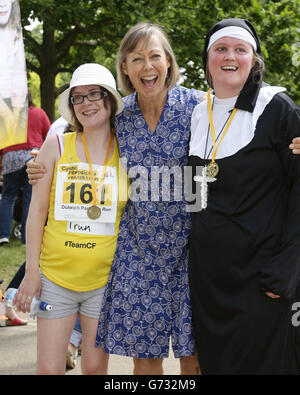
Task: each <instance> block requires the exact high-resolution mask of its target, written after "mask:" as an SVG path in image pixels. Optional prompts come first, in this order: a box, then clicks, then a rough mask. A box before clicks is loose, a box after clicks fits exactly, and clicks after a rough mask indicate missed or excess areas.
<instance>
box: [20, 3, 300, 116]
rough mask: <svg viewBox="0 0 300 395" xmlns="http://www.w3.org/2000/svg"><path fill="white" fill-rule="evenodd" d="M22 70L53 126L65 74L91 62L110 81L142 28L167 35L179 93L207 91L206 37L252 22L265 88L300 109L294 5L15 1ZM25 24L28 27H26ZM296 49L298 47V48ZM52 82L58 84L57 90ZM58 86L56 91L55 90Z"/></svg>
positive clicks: (299, 16)
mask: <svg viewBox="0 0 300 395" xmlns="http://www.w3.org/2000/svg"><path fill="white" fill-rule="evenodd" d="M19 2H20V7H21V15H22V24H23V27H26V26H27V27H28V25H29V24H30V20H35V19H38V21H39V22H40V25H38V26H37V27H36V28H35V29H33V30H31V31H29V30H26V29H23V34H24V43H25V50H26V57H27V68H28V70H29V71H34V72H36V73H37V74H38V75H39V77H40V81H41V84H40V94H41V106H42V107H43V108H44V109H45V110H46V111H47V113H48V115H49V117H50V119H52V120H53V119H54V102H55V98H56V97H57V95H58V94H59V93H60V91H61V90H62V89H63V88H64V87H65V85H64V83H68V79H69V74H61V75H62V77H61V78H59V79H58V78H56V76H57V75H58V74H59V73H70V72H72V71H73V70H74V69H75V68H76V67H77V66H79V65H80V64H82V63H84V62H93V61H97V62H100V63H102V64H104V65H105V66H107V67H108V68H110V69H111V71H112V72H113V73H114V74H115V66H114V64H115V54H116V52H117V49H118V46H119V43H120V41H121V39H122V37H123V36H124V34H125V33H126V31H127V30H128V29H129V28H130V27H131V26H132V25H134V24H135V23H137V22H139V21H142V20H148V21H152V22H155V23H159V24H161V25H162V26H163V27H164V28H165V30H166V31H167V33H168V35H169V37H170V39H171V42H172V46H173V49H174V51H175V53H176V56H177V61H178V64H179V65H180V67H182V70H183V78H184V85H185V86H187V87H195V88H199V89H206V88H207V86H206V83H205V78H204V73H203V70H202V48H203V42H204V36H205V34H206V32H207V30H208V29H209V28H210V27H211V26H212V25H213V24H214V23H215V22H217V21H218V20H220V19H222V18H226V17H242V18H247V19H248V20H250V21H251V22H252V23H253V24H254V25H255V27H256V28H257V30H258V33H259V36H260V38H261V41H262V43H263V46H262V47H263V53H264V58H265V62H266V69H267V72H266V75H265V80H266V81H267V82H269V83H272V84H277V85H284V86H285V87H287V89H288V91H289V93H290V95H291V96H292V97H293V99H294V100H296V101H300V78H299V77H300V67H299V66H300V64H298V63H300V60H299V62H298V61H297V59H298V58H297V56H298V54H297V51H298V52H300V34H299V30H297V27H299V26H300V24H299V20H300V4H299V0H283V1H275V0H273V1H265V0H245V1H241V2H239V3H238V2H236V1H232V0H223V1H221V0H173V1H170V0H169V1H166V0H151V2H150V1H146V0H139V1H135V0H110V1H109V2H107V1H104V0H64V1H62V0H55V1H54V0H19ZM29 18H30V20H29ZM298 44H299V45H298ZM57 81H59V82H58V83H57ZM56 84H57V85H56Z"/></svg>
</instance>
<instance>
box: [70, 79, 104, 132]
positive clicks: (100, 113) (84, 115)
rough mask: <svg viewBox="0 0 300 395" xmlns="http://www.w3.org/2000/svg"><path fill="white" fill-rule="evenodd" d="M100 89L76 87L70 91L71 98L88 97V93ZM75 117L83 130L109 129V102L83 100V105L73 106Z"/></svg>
mask: <svg viewBox="0 0 300 395" xmlns="http://www.w3.org/2000/svg"><path fill="white" fill-rule="evenodd" d="M99 90H101V87H100V86H98V85H83V86H76V87H74V88H73V89H72V93H71V95H72V96H76V95H83V96H85V95H88V94H89V93H92V92H95V91H99ZM73 109H74V112H75V116H76V118H77V119H78V121H79V122H80V124H81V125H82V126H83V128H84V130H87V129H89V130H92V129H99V128H102V127H110V115H111V105H110V100H107V101H106V102H105V104H104V99H100V100H97V101H89V100H88V99H87V97H85V98H84V101H83V103H81V104H76V105H73Z"/></svg>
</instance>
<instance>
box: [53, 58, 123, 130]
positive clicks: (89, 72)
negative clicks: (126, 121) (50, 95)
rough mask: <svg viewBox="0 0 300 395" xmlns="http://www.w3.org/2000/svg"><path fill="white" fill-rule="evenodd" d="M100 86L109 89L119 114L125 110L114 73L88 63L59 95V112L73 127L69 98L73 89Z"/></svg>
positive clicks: (82, 66)
mask: <svg viewBox="0 0 300 395" xmlns="http://www.w3.org/2000/svg"><path fill="white" fill-rule="evenodd" d="M82 85H99V86H102V87H103V88H105V89H107V90H108V91H109V92H110V93H111V94H112V95H113V96H114V98H115V99H116V102H117V111H116V114H119V113H120V112H121V111H122V110H123V108H124V103H123V100H122V98H121V96H120V94H119V92H118V91H117V88H116V81H115V79H114V77H113V75H112V73H111V72H110V71H109V70H108V69H107V68H106V67H104V66H101V65H100V64H97V63H86V64H83V65H81V66H79V67H78V68H77V69H76V70H75V71H74V73H73V75H72V78H71V81H70V86H69V88H68V89H66V90H65V91H63V92H62V93H61V94H60V95H59V100H58V111H59V112H60V115H61V116H62V117H63V118H64V119H65V120H66V121H67V122H69V123H70V124H71V125H75V119H74V115H73V112H72V111H71V110H70V105H69V103H70V102H69V98H70V93H71V89H72V88H74V87H75V86H82Z"/></svg>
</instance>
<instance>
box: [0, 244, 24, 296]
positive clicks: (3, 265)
mask: <svg viewBox="0 0 300 395" xmlns="http://www.w3.org/2000/svg"><path fill="white" fill-rule="evenodd" d="M25 257H26V248H25V247H24V246H22V243H21V240H16V239H14V238H13V237H11V238H10V241H9V243H8V244H5V245H3V246H1V247H0V280H3V283H2V284H1V285H0V290H1V291H2V293H3V292H4V291H5V289H6V287H7V285H8V284H9V282H10V281H11V279H12V278H13V277H14V275H15V274H16V272H17V270H18V269H19V267H20V266H21V265H22V263H23V262H24V261H25Z"/></svg>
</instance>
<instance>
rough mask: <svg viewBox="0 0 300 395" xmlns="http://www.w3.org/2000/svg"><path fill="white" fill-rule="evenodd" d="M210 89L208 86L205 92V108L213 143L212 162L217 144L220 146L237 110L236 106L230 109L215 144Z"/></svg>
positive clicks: (217, 147)
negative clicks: (225, 123)
mask: <svg viewBox="0 0 300 395" xmlns="http://www.w3.org/2000/svg"><path fill="white" fill-rule="evenodd" d="M211 90H212V89H211V88H210V89H209V90H208V94H207V110H208V118H209V126H210V131H211V137H212V144H213V151H212V154H211V163H214V161H215V158H216V155H217V151H218V149H219V146H220V144H221V142H222V140H223V138H224V137H225V134H226V133H227V131H228V129H229V126H230V124H231V122H232V120H233V118H234V116H235V114H236V112H237V108H234V110H233V111H232V113H231V115H230V117H229V119H228V122H227V125H226V127H225V129H224V131H223V133H222V135H221V137H220V140H219V142H218V144H217V146H216V133H215V127H214V121H213V114H212V108H211V99H210V91H211Z"/></svg>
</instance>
